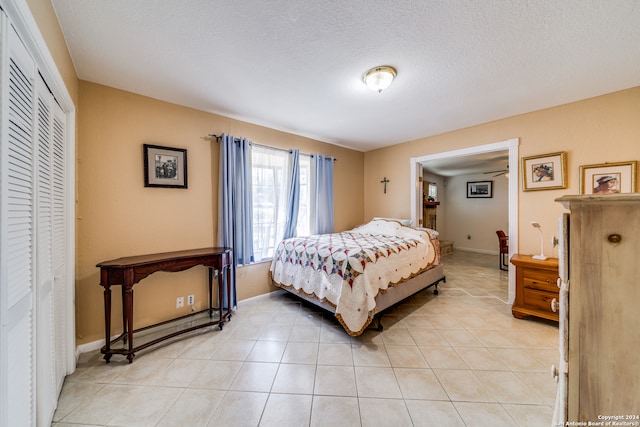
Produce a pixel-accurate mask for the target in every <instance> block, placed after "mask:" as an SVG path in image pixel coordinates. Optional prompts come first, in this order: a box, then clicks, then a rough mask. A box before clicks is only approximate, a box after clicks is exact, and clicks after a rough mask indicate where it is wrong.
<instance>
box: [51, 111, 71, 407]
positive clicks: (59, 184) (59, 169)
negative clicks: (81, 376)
mask: <svg viewBox="0 0 640 427" xmlns="http://www.w3.org/2000/svg"><path fill="white" fill-rule="evenodd" d="M52 112H53V115H52V123H51V124H52V127H51V146H52V147H51V148H52V163H51V168H52V172H53V175H52V177H53V181H52V188H51V197H52V207H51V227H52V239H53V240H52V245H51V250H52V251H53V252H52V258H51V259H52V262H53V265H52V267H53V300H54V310H53V326H54V328H55V329H54V333H55V337H56V339H55V348H54V350H55V362H54V363H55V367H54V368H55V371H54V374H55V387H56V393H55V401H57V400H58V395H59V394H60V390H61V389H62V383H63V382H64V377H65V376H66V375H67V367H66V366H67V365H66V361H67V358H68V357H69V356H71V357H74V356H73V354H69V353H70V352H69V342H68V340H67V328H69V327H70V323H71V322H70V321H69V317H72V316H74V315H75V313H74V311H73V310H70V309H69V307H68V301H69V297H68V294H67V292H68V291H69V289H68V286H69V281H68V280H69V278H68V277H67V275H66V268H67V264H66V261H67V259H68V258H67V257H68V256H71V257H72V256H73V255H70V254H67V244H68V241H67V239H68V229H67V217H68V216H69V213H68V212H67V209H66V201H67V199H66V197H65V196H66V193H67V178H68V174H67V172H66V170H67V168H66V159H67V150H66V149H65V147H66V141H67V133H66V123H67V121H66V120H67V117H66V115H65V114H64V112H63V111H62V109H61V108H60V106H59V105H58V104H57V103H56V102H53V105H52ZM72 344H73V343H72Z"/></svg>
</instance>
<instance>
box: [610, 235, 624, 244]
mask: <svg viewBox="0 0 640 427" xmlns="http://www.w3.org/2000/svg"><path fill="white" fill-rule="evenodd" d="M607 240H608V241H610V242H611V243H620V242H621V241H622V236H621V235H619V234H609V237H607Z"/></svg>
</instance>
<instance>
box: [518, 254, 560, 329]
mask: <svg viewBox="0 0 640 427" xmlns="http://www.w3.org/2000/svg"><path fill="white" fill-rule="evenodd" d="M511 264H513V265H515V266H516V298H515V300H514V302H513V306H512V307H511V313H512V314H513V316H514V317H516V318H518V319H522V318H525V317H527V316H537V317H542V318H544V319H550V320H555V321H556V322H557V321H558V313H557V311H554V310H556V306H557V304H558V291H559V289H558V277H559V276H558V259H557V258H547V259H545V260H537V259H533V257H532V256H531V255H520V254H515V255H514V256H513V257H511Z"/></svg>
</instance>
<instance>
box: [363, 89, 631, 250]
mask: <svg viewBox="0 0 640 427" xmlns="http://www.w3.org/2000/svg"><path fill="white" fill-rule="evenodd" d="M511 138H520V151H519V154H520V157H523V156H525V157H526V156H533V155H538V154H545V153H553V152H557V151H566V152H567V157H568V161H567V169H568V170H567V173H568V188H567V189H563V190H546V191H528V192H522V190H520V193H519V206H518V210H519V214H518V218H519V221H518V222H519V236H520V241H519V246H520V247H519V248H517V250H518V251H519V252H521V253H531V254H535V253H538V252H539V251H540V237H539V234H538V232H537V231H536V230H535V229H533V228H532V227H531V226H530V222H531V221H534V220H536V221H538V222H540V224H541V225H542V227H543V228H544V230H545V248H548V250H549V254H548V255H550V254H551V248H550V246H551V245H550V243H548V242H546V241H547V240H550V239H551V235H552V234H555V229H556V220H557V217H558V216H559V214H560V213H561V212H564V209H563V208H562V206H561V205H560V204H558V203H556V202H554V199H556V198H557V197H560V196H562V195H565V194H578V192H579V181H578V179H579V177H578V175H579V172H578V171H579V166H580V165H589V164H599V163H604V162H616V161H630V160H640V87H636V88H632V89H628V90H624V91H620V92H615V93H612V94H608V95H604V96H600V97H596V98H591V99H587V100H583V101H579V102H574V103H571V104H566V105H562V106H559V107H554V108H549V109H545V110H540V111H536V112H532V113H528V114H523V115H520V116H515V117H511V118H507V119H503V120H498V121H495V122H491V123H487V124H483V125H479V126H474V127H470V128H466V129H460V130H457V131H454V132H450V133H446V134H443V135H438V136H433V137H429V138H423V139H419V140H416V141H411V142H407V143H404V144H399V145H394V146H391V147H387V148H382V149H379V150H375V151H370V152H367V153H365V176H364V182H365V209H364V213H365V218H370V217H372V216H393V217H410V214H411V207H410V190H409V188H410V186H409V185H410V184H409V181H410V168H409V159H410V158H411V157H417V156H424V155H428V154H434V153H439V152H445V151H451V150H456V149H461V148H467V147H471V146H477V145H482V144H489V143H493V142H498V141H505V140H508V139H511ZM383 176H386V177H387V178H388V179H389V180H390V181H391V182H390V183H389V184H388V187H387V188H388V190H387V194H383V192H382V188H381V184H379V181H380V180H381V179H382V177H383ZM519 188H520V189H522V178H521V177H519ZM545 250H547V249H545Z"/></svg>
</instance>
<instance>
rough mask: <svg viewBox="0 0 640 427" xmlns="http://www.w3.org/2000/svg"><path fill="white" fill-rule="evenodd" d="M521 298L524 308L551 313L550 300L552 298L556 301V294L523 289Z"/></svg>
mask: <svg viewBox="0 0 640 427" xmlns="http://www.w3.org/2000/svg"><path fill="white" fill-rule="evenodd" d="M522 297H523V303H524V306H525V307H528V308H532V309H536V310H542V311H548V312H549V313H553V311H552V310H551V300H553V299H554V298H556V299H557V298H558V293H557V292H556V293H555V294H554V293H553V292H546V291H541V290H538V289H527V288H525V289H524V290H523V293H522Z"/></svg>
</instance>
